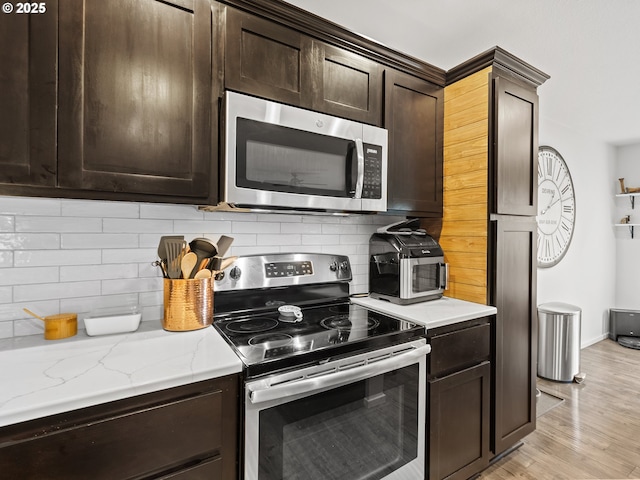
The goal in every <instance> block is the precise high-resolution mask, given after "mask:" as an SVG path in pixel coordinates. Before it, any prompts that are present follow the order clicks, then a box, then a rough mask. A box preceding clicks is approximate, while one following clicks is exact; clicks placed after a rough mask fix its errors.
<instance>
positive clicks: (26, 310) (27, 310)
mask: <svg viewBox="0 0 640 480" xmlns="http://www.w3.org/2000/svg"><path fill="white" fill-rule="evenodd" d="M22 310H24V311H25V312H27V313H28V314H29V315H31V316H32V317H36V318H37V319H39V320H42V321H43V322H46V319H45V318H44V317H41V316H40V315H38V314H36V313H33V312H32V311H31V310H29V309H28V308H23V309H22Z"/></svg>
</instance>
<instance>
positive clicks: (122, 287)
mask: <svg viewBox="0 0 640 480" xmlns="http://www.w3.org/2000/svg"><path fill="white" fill-rule="evenodd" d="M161 288H162V278H160V277H158V278H126V279H117V280H102V294H103V295H115V294H121V293H130V292H152V291H155V290H160V289H161Z"/></svg>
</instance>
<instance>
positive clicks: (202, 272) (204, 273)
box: [193, 268, 211, 280]
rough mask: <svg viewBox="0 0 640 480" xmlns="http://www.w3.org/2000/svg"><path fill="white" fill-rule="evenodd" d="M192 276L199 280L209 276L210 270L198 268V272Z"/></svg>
mask: <svg viewBox="0 0 640 480" xmlns="http://www.w3.org/2000/svg"><path fill="white" fill-rule="evenodd" d="M193 278H195V279H196V280H200V279H202V278H211V270H207V269H206V268H203V269H202V270H198V273H196V274H195V276H194V277H193Z"/></svg>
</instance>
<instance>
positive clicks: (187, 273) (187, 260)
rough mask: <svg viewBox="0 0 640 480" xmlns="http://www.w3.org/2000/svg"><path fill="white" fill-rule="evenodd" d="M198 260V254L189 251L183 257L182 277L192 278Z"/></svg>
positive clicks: (181, 264) (181, 265)
mask: <svg viewBox="0 0 640 480" xmlns="http://www.w3.org/2000/svg"><path fill="white" fill-rule="evenodd" d="M197 262H198V256H197V255H196V254H195V253H193V252H189V253H187V254H185V256H184V257H182V262H181V263H180V268H181V269H182V278H192V277H191V274H192V273H193V269H194V268H195V266H196V263H197Z"/></svg>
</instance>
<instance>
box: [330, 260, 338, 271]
mask: <svg viewBox="0 0 640 480" xmlns="http://www.w3.org/2000/svg"><path fill="white" fill-rule="evenodd" d="M329 270H331V271H332V272H335V271H336V270H338V262H336V261H333V262H331V264H330V265H329Z"/></svg>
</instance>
